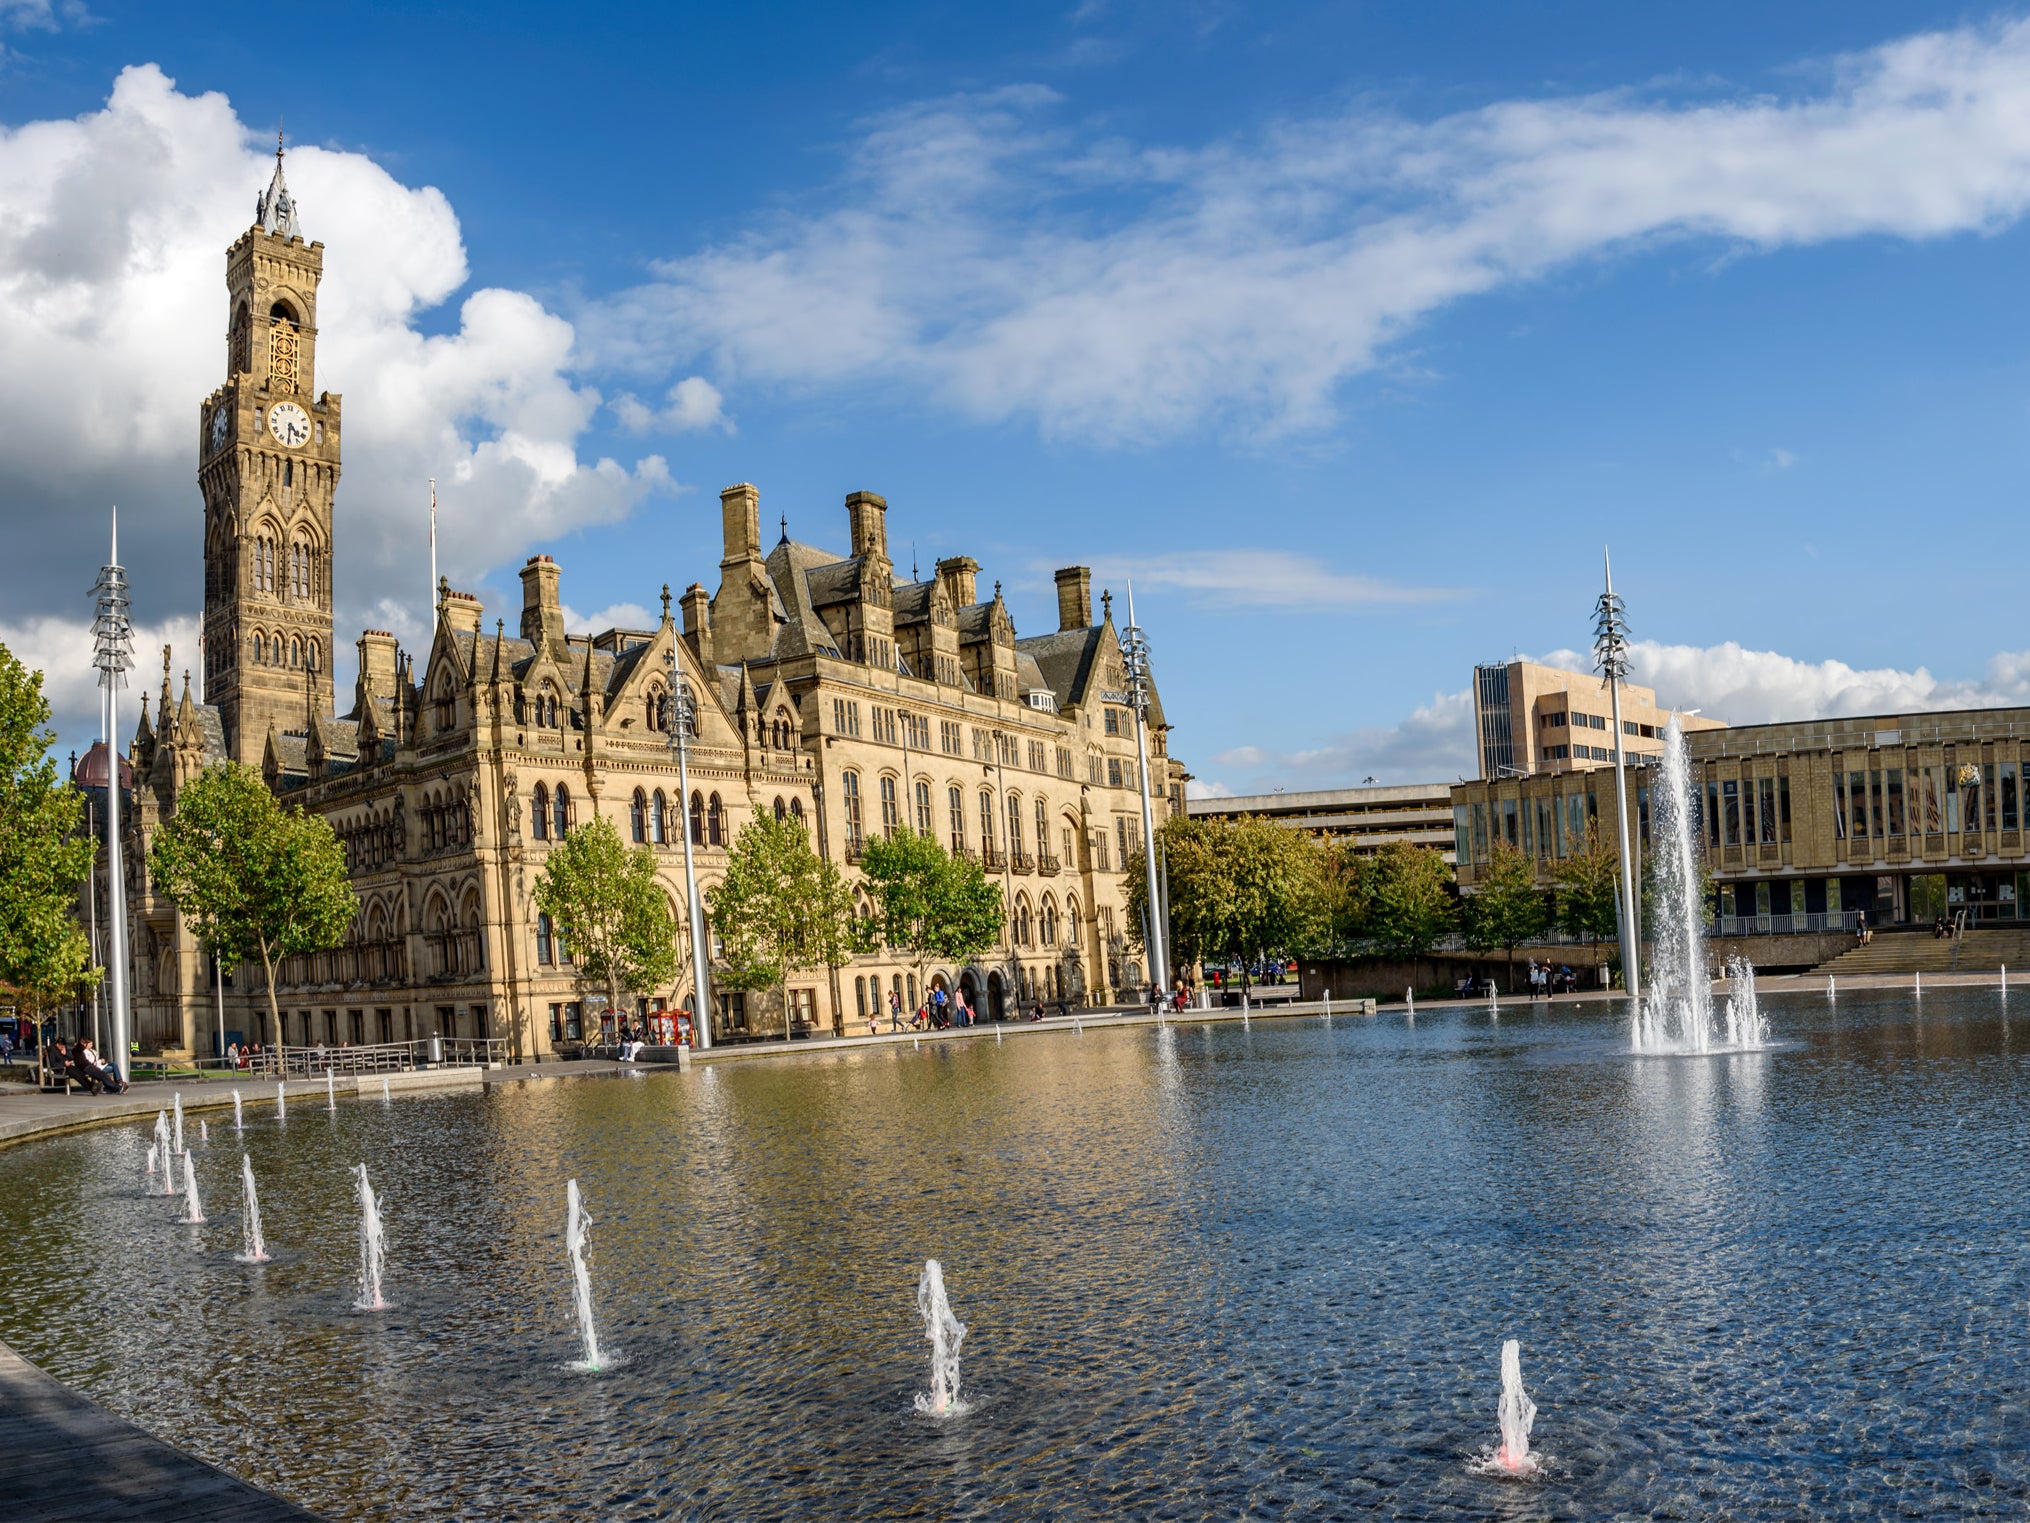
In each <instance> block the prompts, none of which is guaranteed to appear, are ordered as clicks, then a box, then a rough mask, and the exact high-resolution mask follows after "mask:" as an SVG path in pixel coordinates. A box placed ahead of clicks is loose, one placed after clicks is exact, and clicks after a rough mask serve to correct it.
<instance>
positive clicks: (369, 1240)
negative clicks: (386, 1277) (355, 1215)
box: [352, 1164, 388, 1311]
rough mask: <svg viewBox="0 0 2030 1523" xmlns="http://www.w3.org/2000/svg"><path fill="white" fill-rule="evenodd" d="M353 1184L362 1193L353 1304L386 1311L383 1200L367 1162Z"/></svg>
mask: <svg viewBox="0 0 2030 1523" xmlns="http://www.w3.org/2000/svg"><path fill="white" fill-rule="evenodd" d="M353 1186H354V1188H355V1189H356V1190H357V1191H358V1193H359V1299H358V1300H356V1301H354V1302H353V1303H352V1304H353V1307H354V1308H355V1309H356V1310H358V1311H385V1310H386V1309H387V1305H388V1303H387V1299H386V1298H385V1297H384V1296H382V1294H381V1270H382V1268H383V1267H384V1266H385V1265H386V1263H387V1258H388V1249H387V1244H386V1242H385V1241H384V1240H383V1239H382V1237H381V1203H380V1202H379V1201H378V1200H376V1199H375V1198H374V1187H373V1184H372V1182H371V1181H369V1180H368V1178H367V1166H366V1165H365V1164H360V1165H358V1167H357V1168H356V1169H355V1170H354V1173H353Z"/></svg>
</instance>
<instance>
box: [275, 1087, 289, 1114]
mask: <svg viewBox="0 0 2030 1523" xmlns="http://www.w3.org/2000/svg"><path fill="white" fill-rule="evenodd" d="M275 1119H276V1120H277V1121H287V1120H288V1119H289V1086H288V1085H287V1084H286V1083H283V1084H277V1085H276V1086H275Z"/></svg>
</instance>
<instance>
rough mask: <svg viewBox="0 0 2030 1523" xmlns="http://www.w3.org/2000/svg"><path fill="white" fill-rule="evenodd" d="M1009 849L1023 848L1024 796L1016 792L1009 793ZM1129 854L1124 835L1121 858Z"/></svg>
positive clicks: (1014, 850) (1125, 858)
mask: <svg viewBox="0 0 2030 1523" xmlns="http://www.w3.org/2000/svg"><path fill="white" fill-rule="evenodd" d="M1008 849H1009V850H1010V851H1013V852H1019V851H1021V850H1022V798H1021V795H1020V794H1015V793H1011V794H1009V795H1008ZM1127 855H1128V851H1127V845H1126V838H1125V837H1123V844H1122V847H1121V859H1122V860H1123V861H1126V860H1127Z"/></svg>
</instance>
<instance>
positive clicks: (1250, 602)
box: [1093, 549, 1461, 612]
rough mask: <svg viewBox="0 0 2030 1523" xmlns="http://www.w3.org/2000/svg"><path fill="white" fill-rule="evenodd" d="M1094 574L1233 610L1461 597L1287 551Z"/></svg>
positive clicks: (1190, 558)
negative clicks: (1338, 567)
mask: <svg viewBox="0 0 2030 1523" xmlns="http://www.w3.org/2000/svg"><path fill="white" fill-rule="evenodd" d="M1093 574H1094V575H1095V576H1096V577H1098V578H1100V579H1101V580H1102V581H1119V582H1120V583H1121V584H1122V585H1126V584H1127V582H1128V581H1129V580H1131V579H1132V580H1133V581H1134V582H1135V583H1137V584H1138V585H1140V586H1142V587H1144V588H1159V587H1160V588H1170V589H1175V590H1177V591H1181V592H1187V593H1191V594H1194V595H1196V596H1197V598H1198V600H1199V601H1201V602H1207V603H1215V604H1219V605H1222V606H1225V607H1233V608H1278V609H1284V610H1297V609H1302V610H1306V611H1312V612H1330V611H1335V610H1336V611H1340V612H1352V611H1355V610H1358V609H1362V608H1372V607H1377V606H1385V605H1390V604H1402V603H1429V602H1435V601H1438V600H1440V599H1445V598H1454V597H1459V596H1461V594H1459V593H1457V592H1451V591H1446V590H1444V589H1441V588H1432V587H1404V586H1400V585H1398V584H1397V583H1394V582H1387V581H1383V580H1382V579H1380V578H1379V577H1371V576H1362V575H1360V574H1358V573H1354V572H1345V571H1335V570H1333V569H1332V568H1331V567H1330V566H1324V565H1321V564H1319V562H1318V561H1317V560H1315V559H1313V558H1312V557H1310V556H1303V555H1297V554H1294V553H1293V552H1291V551H1288V550H1248V549H1232V550H1180V551H1174V552H1171V553H1169V554H1163V555H1151V556H1142V557H1137V558H1135V559H1132V560H1129V559H1121V560H1104V559H1102V560H1098V561H1095V562H1094V564H1093Z"/></svg>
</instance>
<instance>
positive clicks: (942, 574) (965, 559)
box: [937, 555, 980, 609]
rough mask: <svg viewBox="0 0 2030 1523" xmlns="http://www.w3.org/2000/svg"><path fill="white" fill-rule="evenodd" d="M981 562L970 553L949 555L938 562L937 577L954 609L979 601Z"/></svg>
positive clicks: (969, 606)
mask: <svg viewBox="0 0 2030 1523" xmlns="http://www.w3.org/2000/svg"><path fill="white" fill-rule="evenodd" d="M979 578H980V563H979V562H978V561H976V560H974V559H973V558H972V557H971V556H970V555H953V556H947V557H946V558H945V559H944V560H941V561H939V562H938V563H937V579H938V581H939V583H940V584H941V585H942V586H943V587H944V590H945V596H946V597H947V598H949V599H950V600H951V605H952V607H953V608H954V609H960V608H971V607H972V606H973V605H974V604H975V603H977V602H979V600H980V599H979V588H978V583H979Z"/></svg>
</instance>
